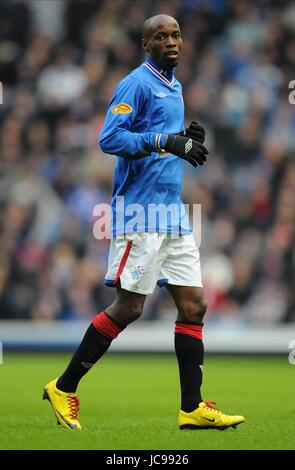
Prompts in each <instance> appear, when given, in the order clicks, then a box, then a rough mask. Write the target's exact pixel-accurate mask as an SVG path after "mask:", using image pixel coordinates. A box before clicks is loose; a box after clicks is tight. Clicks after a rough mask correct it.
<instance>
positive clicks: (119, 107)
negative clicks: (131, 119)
mask: <svg viewBox="0 0 295 470" xmlns="http://www.w3.org/2000/svg"><path fill="white" fill-rule="evenodd" d="M131 111H132V107H131V106H130V104H127V103H119V104H116V105H115V106H113V107H112V113H113V114H128V113H131Z"/></svg>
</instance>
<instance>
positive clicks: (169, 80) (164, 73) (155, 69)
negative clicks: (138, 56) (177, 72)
mask: <svg viewBox="0 0 295 470" xmlns="http://www.w3.org/2000/svg"><path fill="white" fill-rule="evenodd" d="M143 65H144V66H145V67H147V68H148V69H149V70H150V71H151V72H152V73H153V74H154V75H155V76H156V77H157V78H158V79H159V80H162V82H164V83H166V85H169V86H173V84H174V80H175V79H174V75H173V71H174V68H172V67H171V68H170V69H168V70H163V69H161V67H159V65H158V64H156V63H155V62H154V61H153V60H152V59H151V58H150V57H146V58H145V61H144V63H143Z"/></svg>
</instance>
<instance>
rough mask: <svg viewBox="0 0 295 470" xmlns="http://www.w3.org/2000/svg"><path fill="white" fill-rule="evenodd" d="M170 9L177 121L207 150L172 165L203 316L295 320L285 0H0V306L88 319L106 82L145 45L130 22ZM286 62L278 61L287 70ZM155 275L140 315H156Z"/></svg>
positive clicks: (291, 19) (293, 168)
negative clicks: (195, 247) (185, 206)
mask: <svg viewBox="0 0 295 470" xmlns="http://www.w3.org/2000/svg"><path fill="white" fill-rule="evenodd" d="M158 13H166V14H170V15H172V16H174V17H176V18H177V19H178V21H179V23H180V26H181V31H182V36H183V43H184V46H183V54H182V58H181V61H180V64H179V66H178V67H177V70H176V76H177V78H178V79H179V80H180V81H181V82H182V84H183V90H184V101H185V105H186V121H187V124H188V123H189V122H190V121H191V120H198V121H199V122H200V123H201V124H202V125H203V126H204V127H205V128H206V130H207V136H206V143H207V146H208V148H209V150H210V158H209V159H208V162H207V163H206V165H204V167H203V168H197V169H194V168H192V167H190V166H189V165H186V168H185V176H184V191H183V199H184V201H185V202H186V203H190V204H193V203H200V204H201V205H202V242H201V247H200V252H201V265H202V271H203V280H204V289H205V294H206V297H207V300H208V303H209V309H208V314H207V319H208V320H211V321H212V322H213V321H215V322H219V321H228V322H233V323H237V324H240V325H243V324H244V323H247V322H252V323H256V322H265V323H270V322H290V321H295V274H294V272H295V248H294V220H295V158H294V156H295V138H294V135H295V106H294V105H293V106H292V105H291V104H290V102H289V100H288V94H289V92H290V90H289V89H288V84H289V82H290V80H292V79H295V76H294V70H295V39H294V37H295V35H294V32H295V5H294V3H292V2H288V1H286V0H284V1H279V0H276V1H271V0H261V1H260V2H249V1H244V0H207V1H205V0H202V1H199V0H166V1H153V0H133V1H131V0H105V1H99V2H97V1H87V0H86V1H66V0H43V1H38V0H32V1H29V0H28V1H11V0H9V1H7V0H2V1H1V4H0V80H1V82H2V84H3V104H1V105H0V126H1V127H0V129H1V130H0V318H2V319H7V318H9V319H29V318H33V319H69V320H71V319H87V318H91V317H92V316H93V315H94V314H96V313H97V312H98V311H100V310H102V309H103V308H105V307H106V306H107V305H109V304H110V302H112V300H113V298H114V290H113V289H111V288H107V287H104V286H103V279H104V275H105V272H106V265H107V256H108V247H109V242H108V241H107V240H102V241H98V240H96V239H95V238H94V236H93V224H94V222H95V217H94V216H93V208H94V206H95V205H96V204H98V203H100V202H109V201H110V198H111V191H112V177H113V169H114V165H115V157H112V156H107V155H105V154H103V153H102V151H101V150H100V149H99V148H98V147H97V138H98V133H99V131H100V129H101V126H102V123H103V120H104V115H105V111H106V107H107V104H108V101H109V99H110V96H111V94H112V92H113V90H114V87H115V85H116V84H117V82H118V81H119V80H120V79H121V78H122V77H123V76H124V75H126V74H127V73H129V71H130V70H131V69H132V68H134V67H137V66H138V65H139V64H140V63H141V61H142V60H143V59H144V56H143V53H142V50H141V47H140V38H141V33H140V31H141V25H142V23H143V21H144V20H145V19H146V18H148V17H149V16H153V15H155V14H158ZM292 73H293V76H292ZM172 310H173V305H172V303H171V300H170V298H169V296H168V295H167V293H166V292H165V289H159V288H157V289H156V291H155V293H154V294H153V296H149V298H148V300H147V303H146V306H145V310H144V315H143V319H145V320H154V319H158V318H165V317H166V316H167V315H171V314H172Z"/></svg>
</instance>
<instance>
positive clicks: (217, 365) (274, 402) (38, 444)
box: [0, 353, 295, 450]
mask: <svg viewBox="0 0 295 470" xmlns="http://www.w3.org/2000/svg"><path fill="white" fill-rule="evenodd" d="M69 358H70V354H24V353H23V354H12V353H5V354H4V363H3V364H2V365H1V366H0V383H1V385H0V388H1V402H0V409H1V411H0V415H1V427H0V449H1V450H3V449H71V450H72V449H116V450H121V449H133V450H135V449H146V450H148V449H165V450H168V449H169V450H174V449H176V450H179V449H184V450H189V449H212V450H214V449H295V441H294V422H295V395H294V389H295V387H294V385H295V379H294V372H295V367H294V366H292V365H290V364H289V363H288V358H287V355H286V357H278V358H270V357H220V356H219V357H217V356H209V357H207V359H206V363H205V367H204V384H203V397H204V399H205V400H209V401H216V402H217V406H218V407H219V408H220V409H221V410H223V411H225V412H229V413H232V414H235V413H237V414H244V415H245V416H246V418H247V419H246V422H245V423H243V424H241V425H240V426H239V427H238V428H237V429H236V430H234V429H228V430H225V431H219V430H200V431H190V430H183V431H180V430H178V428H177V426H176V420H177V414H178V409H179V383H178V368H177V364H176V359H175V358H174V356H173V355H171V356H168V355H167V356H156V355H123V356H118V355H112V354H109V355H107V356H105V357H104V358H103V359H102V360H101V361H100V362H99V363H98V364H97V365H96V366H95V367H94V368H93V369H92V370H91V371H90V372H89V374H88V375H87V376H86V377H84V379H83V380H82V382H81V384H80V387H79V395H80V399H81V411H80V421H81V424H82V427H83V430H82V431H80V432H79V431H78V432H77V431H71V430H65V429H62V428H61V426H57V425H56V420H55V418H54V416H53V412H52V409H51V406H50V405H49V403H48V402H47V401H42V400H41V395H42V388H43V385H44V384H45V383H46V382H48V381H49V380H52V379H53V378H55V377H56V376H57V375H58V374H60V373H61V372H62V370H63V369H64V367H65V366H66V364H67V362H68V360H69Z"/></svg>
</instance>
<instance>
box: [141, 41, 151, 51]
mask: <svg viewBox="0 0 295 470" xmlns="http://www.w3.org/2000/svg"><path fill="white" fill-rule="evenodd" d="M141 46H142V48H143V50H144V51H145V52H150V48H149V45H148V41H147V39H144V38H142V40H141Z"/></svg>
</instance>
